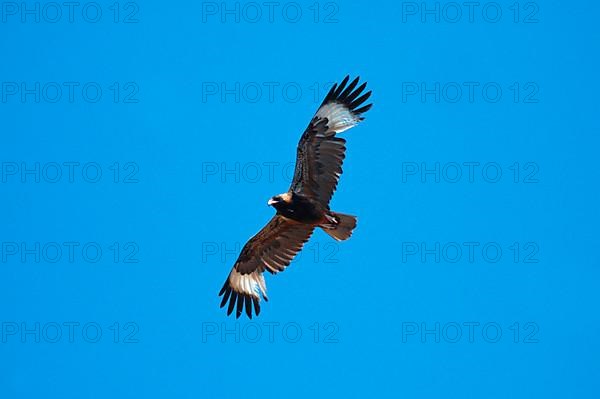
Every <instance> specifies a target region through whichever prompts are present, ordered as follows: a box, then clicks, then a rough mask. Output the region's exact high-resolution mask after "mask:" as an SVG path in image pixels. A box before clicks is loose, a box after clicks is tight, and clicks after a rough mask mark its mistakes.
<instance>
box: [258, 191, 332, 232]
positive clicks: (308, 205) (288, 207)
mask: <svg viewBox="0 0 600 399" xmlns="http://www.w3.org/2000/svg"><path fill="white" fill-rule="evenodd" d="M278 198H281V200H278ZM284 198H285V199H284ZM269 205H272V206H273V208H275V209H276V210H277V214H278V215H281V216H284V217H286V218H288V219H291V220H294V221H296V222H300V223H306V224H314V225H318V224H319V223H321V222H323V221H324V220H325V214H326V213H327V212H328V211H329V208H328V207H324V206H323V205H321V204H320V203H319V202H317V201H315V200H312V199H311V198H310V197H307V196H305V195H302V194H296V193H294V192H287V193H284V194H280V195H279V196H277V197H273V198H272V199H271V200H269Z"/></svg>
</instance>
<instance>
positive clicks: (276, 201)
mask: <svg viewBox="0 0 600 399" xmlns="http://www.w3.org/2000/svg"><path fill="white" fill-rule="evenodd" d="M291 201H292V195H291V194H290V193H283V194H278V195H276V196H274V197H271V199H270V200H269V201H268V202H267V205H271V206H272V207H273V208H275V209H278V208H281V207H284V206H286V205H287V204H289V203H290V202H291Z"/></svg>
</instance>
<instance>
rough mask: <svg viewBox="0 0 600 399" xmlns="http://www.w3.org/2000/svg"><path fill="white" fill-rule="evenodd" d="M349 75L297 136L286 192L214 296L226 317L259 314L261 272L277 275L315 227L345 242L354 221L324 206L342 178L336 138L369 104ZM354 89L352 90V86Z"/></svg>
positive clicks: (340, 151) (262, 291)
mask: <svg viewBox="0 0 600 399" xmlns="http://www.w3.org/2000/svg"><path fill="white" fill-rule="evenodd" d="M349 80H350V79H349V76H346V77H345V78H344V79H343V80H342V82H341V83H340V84H339V85H338V84H334V85H333V87H332V88H331V90H329V93H327V96H326V97H325V99H324V100H323V103H322V104H321V105H320V107H319V109H318V110H317V113H316V114H315V115H314V117H313V118H312V120H311V121H310V123H309V124H308V127H307V128H306V130H305V131H304V133H303V134H302V137H301V138H300V142H299V143H298V149H297V152H296V168H295V171H294V178H293V180H292V184H291V186H290V188H289V190H288V191H287V192H285V193H283V194H279V195H276V196H274V197H272V198H271V199H269V201H268V205H271V206H273V207H274V208H275V209H276V211H277V213H276V214H275V216H273V218H272V219H271V220H270V221H269V223H267V225H266V226H265V227H263V229H262V230H261V231H259V232H258V233H257V234H256V235H255V236H254V237H252V238H251V239H250V240H249V241H248V242H247V243H246V245H244V248H242V251H241V253H240V256H239V257H238V259H237V261H236V262H235V264H234V265H233V268H232V270H231V272H230V273H229V276H228V277H227V280H226V281H225V284H223V288H221V291H220V292H219V296H221V295H222V296H223V299H222V301H221V307H224V306H225V305H226V304H227V303H228V302H229V305H228V307H227V315H230V314H231V313H232V312H233V309H234V308H235V310H236V318H239V317H240V315H241V314H242V312H243V311H244V310H245V311H246V314H247V315H248V317H249V318H250V319H251V318H252V310H253V308H254V312H255V313H256V315H257V316H258V314H259V313H260V294H262V296H263V298H264V299H265V301H268V298H267V288H266V284H265V278H264V276H263V273H264V272H265V271H267V272H269V273H272V274H275V273H278V272H281V271H283V270H284V269H285V268H286V266H288V265H289V264H290V262H291V261H292V259H293V258H294V256H296V254H297V253H298V252H300V250H301V249H302V246H303V245H304V243H306V242H307V241H308V239H309V238H310V236H311V234H312V232H313V231H314V229H315V228H317V227H320V228H321V229H323V231H324V232H325V233H327V234H329V235H330V236H331V237H333V238H334V239H335V240H337V241H342V240H346V239H348V238H349V237H350V235H351V234H352V230H353V229H354V228H355V227H356V217H354V216H351V215H345V214H343V213H337V212H333V211H331V210H330V209H329V201H330V200H331V197H332V195H333V192H334V191H335V189H336V187H337V183H338V180H339V178H340V175H341V174H342V163H343V161H344V157H345V152H346V145H345V144H346V140H344V139H343V138H341V137H338V136H337V134H338V133H341V132H343V131H345V130H348V129H350V128H352V127H354V126H356V125H357V124H358V123H359V122H360V121H362V120H363V119H364V118H363V116H362V115H363V114H364V113H365V112H367V111H368V110H369V109H371V106H372V105H373V104H367V105H363V104H364V103H365V101H367V99H368V98H369V97H370V96H371V92H370V91H369V92H366V93H365V94H362V93H363V91H364V89H365V87H366V85H367V84H366V83H363V84H361V85H360V86H358V81H359V78H358V77H357V78H356V79H354V80H353V81H352V82H350V84H348V81H349ZM357 86H358V87H357Z"/></svg>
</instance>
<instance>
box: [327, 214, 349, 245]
mask: <svg viewBox="0 0 600 399" xmlns="http://www.w3.org/2000/svg"><path fill="white" fill-rule="evenodd" d="M326 218H327V223H323V224H321V228H322V229H323V231H324V232H325V233H327V234H329V235H330V236H332V237H333V238H334V239H335V240H336V241H344V240H347V239H348V238H350V236H351V235H352V230H354V228H355V227H356V216H352V215H345V214H343V213H336V212H329V214H327V216H326Z"/></svg>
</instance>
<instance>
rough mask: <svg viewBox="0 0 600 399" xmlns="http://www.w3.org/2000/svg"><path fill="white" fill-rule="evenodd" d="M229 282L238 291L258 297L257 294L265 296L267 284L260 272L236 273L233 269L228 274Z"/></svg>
mask: <svg viewBox="0 0 600 399" xmlns="http://www.w3.org/2000/svg"><path fill="white" fill-rule="evenodd" d="M229 284H230V285H231V287H232V288H233V289H234V290H235V291H236V292H238V293H242V294H246V295H250V296H253V297H254V298H257V299H260V296H259V294H260V293H262V295H263V297H265V298H267V285H266V284H265V277H264V276H263V274H262V273H258V272H252V273H249V274H241V273H238V272H237V271H236V270H235V269H234V270H232V271H231V274H230V275H229Z"/></svg>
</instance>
